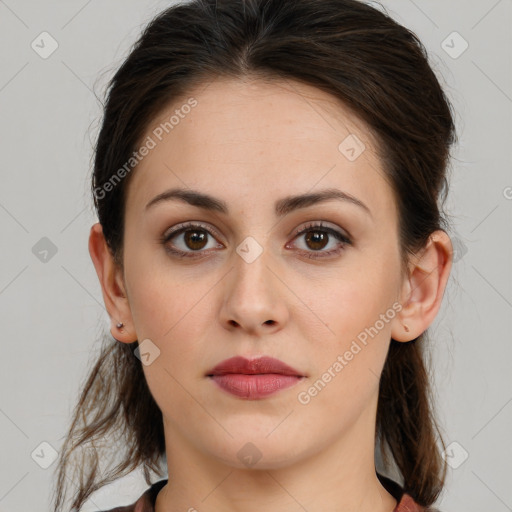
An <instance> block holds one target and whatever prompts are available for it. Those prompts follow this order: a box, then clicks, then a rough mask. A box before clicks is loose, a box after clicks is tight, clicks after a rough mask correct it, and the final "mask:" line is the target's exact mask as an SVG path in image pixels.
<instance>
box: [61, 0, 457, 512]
mask: <svg viewBox="0 0 512 512" xmlns="http://www.w3.org/2000/svg"><path fill="white" fill-rule="evenodd" d="M221 76H222V77H230V78H235V79H237V78H243V77H245V76H258V77H262V78H265V77H266V78H269V79H281V80H284V79H292V80H298V81H301V82H303V83H305V84H309V85H312V86H315V87H317V88H319V89H322V90H324V91H327V92H328V93H330V94H332V95H333V96H335V97H336V98H338V99H339V100H341V101H342V102H343V103H344V105H346V106H347V107H348V108H349V109H351V111H352V112H354V113H355V115H357V116H358V117H359V118H360V119H362V120H363V121H364V122H365V123H366V124H367V126H368V128H369V129H370V130H371V133H372V134H374V135H375V137H376V140H377V141H378V142H379V144H378V145H379V156H380V159H381V162H382V166H383V169H384V171H385V175H386V177H387V179H388V180H389V183H390V185H391V186H392V189H393V192H394V194H395V197H396V202H397V206H398V210H399V239H400V249H401V254H402V259H403V263H404V264H405V263H406V262H407V258H408V255H410V254H412V253H414V252H415V251H417V250H419V249H421V248H422V247H424V246H425V244H426V242H427V241H428V237H429V235H430V234H431V233H432V232H433V231H435V230H437V229H444V230H445V231H446V226H447V223H446V219H445V218H444V217H443V216H442V215H441V206H440V204H438V202H439V201H438V200H439V199H440V198H441V196H442V200H443V202H444V200H445V199H446V192H447V178H446V172H447V167H448V163H449V156H450V155H449V154H450V146H451V145H452V144H453V142H455V139H456V134H455V127H454V122H453V117H452V108H451V105H450V103H449V101H448V99H447V98H446V96H445V94H444V92H443V90H442V88H441V86H440V84H439V82H438V80H437V78H436V75H435V73H434V72H433V70H432V69H431V67H430V65H429V63H428V55H427V52H426V50H425V48H424V46H423V45H422V43H421V42H420V41H419V40H418V38H417V37H416V35H415V34H414V33H412V32H411V31H409V30H408V29H406V28H404V27H403V26H401V25H400V24H398V23H397V22H396V21H394V20H393V19H392V18H391V17H390V16H389V15H388V14H387V13H386V12H385V11H384V10H383V11H381V10H379V9H376V8H374V7H371V6H369V5H367V4H365V3H363V2H360V1H357V0H243V1H240V0H193V1H191V2H187V3H181V4H176V5H173V6H172V7H170V8H168V9H166V10H165V11H163V12H162V13H160V14H159V15H158V16H156V17H155V18H154V19H153V20H152V21H151V23H149V24H148V26H147V27H146V28H145V30H144V31H143V33H142V35H141V37H140V38H139V40H138V41H137V42H136V43H135V44H134V47H133V48H132V49H131V52H130V54H129V55H128V57H127V58H126V60H125V61H124V62H123V64H122V65H121V66H120V68H119V69H118V70H117V72H116V73H115V76H114V77H113V78H112V80H111V81H110V83H109V85H108V89H107V101H106V103H105V105H104V116H103V123H102V126H101V130H100V133H99V136H98V139H97V143H96V147H95V160H94V169H93V175H92V186H91V190H92V193H93V197H94V205H95V207H96V210H97V213H98V218H99V222H100V223H101V224H102V226H103V232H104V235H105V238H106V240H107V243H108V246H109V248H110V250H111V252H112V255H113V256H114V258H115V260H116V262H117V263H118V264H119V265H121V267H122V262H123V257H122V248H123V225H124V208H125V197H126V190H127V187H128V184H129V181H130V176H131V175H132V174H133V172H135V170H134V171H132V172H131V173H128V174H127V175H126V177H124V178H123V179H122V180H119V182H118V183H116V184H115V186H113V187H109V188H108V189H107V187H105V184H107V182H109V180H112V177H113V176H114V173H115V171H116V170H118V169H120V168H122V167H123V166H125V164H126V162H127V161H128V160H129V159H130V157H131V156H132V154H133V152H134V151H136V150H137V149H138V144H139V143H140V141H141V139H142V137H143V135H144V133H145V132H146V130H147V129H148V126H149V124H150V123H151V122H153V121H154V120H155V118H156V116H157V115H158V114H159V113H160V112H161V111H162V108H163V107H165V106H167V105H168V104H169V103H170V102H173V101H176V99H177V98H182V97H186V96H187V94H188V93H189V91H190V90H192V88H194V87H196V86H200V85H201V84H206V83H207V82H208V81H210V80H213V79H215V78H216V77H221ZM125 168H126V167H125ZM110 183H112V181H110ZM106 190H108V192H106ZM426 340H427V338H426V333H424V334H422V335H421V336H419V337H418V338H417V339H415V340H413V341H411V342H408V343H399V342H397V341H395V340H391V345H390V348H389V352H388V356H387V359H386V363H385V366H384V369H383V372H382V375H381V378H380V390H379V401H378V408H377V422H376V435H377V438H378V440H379V442H380V448H381V453H382V456H383V460H384V461H385V464H386V467H388V465H389V460H388V455H387V452H390V454H391V456H392V460H393V462H394V463H395V464H396V467H397V468H398V469H399V471H400V473H401V476H402V478H403V487H404V490H405V492H407V493H409V494H410V495H411V496H412V497H413V498H414V499H415V500H416V501H417V502H418V503H419V504H420V505H423V506H428V505H431V504H433V503H434V502H435V500H436V499H437V497H438V496H439V494H440V492H441V491H442V489H443V486H444V484H445V476H446V464H445V463H444V461H443V459H442V457H441V454H440V449H439V447H438V445H437V441H438V436H439V440H440V441H441V443H442V445H443V448H444V443H443V440H442V437H441V435H440V432H439V427H438V426H437V424H436V421H435V415H434V400H433V397H432V393H431V389H430V387H429V386H430V383H429V376H428V372H427V364H426V360H425V355H426V354H425V352H424V348H423V347H424V344H425V341H426ZM103 341H104V343H103V346H102V348H101V352H100V354H99V357H98V358H97V361H96V363H95V364H94V367H93V368H92V370H91V372H90V374H89V376H88V378H87V381H86V382H85V384H84V386H83V389H82V392H81V395H80V398H79V401H78V404H77V405H76V408H75V410H74V413H73V421H72V424H71V426H70V428H69V432H68V434H67V437H66V439H65V443H64V445H63V448H62V451H61V454H60V459H59V464H58V470H59V473H58V481H57V484H56V492H55V497H54V504H55V507H54V511H55V512H59V511H61V510H62V506H63V505H62V503H63V500H64V496H65V495H66V493H65V490H66V486H67V485H68V483H67V482H66V479H68V478H69V470H68V468H69V466H71V467H72V468H74V470H75V472H74V473H77V475H76V476H77V479H78V481H76V482H75V481H73V486H74V487H75V490H74V491H75V492H74V494H73V500H72V505H71V507H72V509H73V510H79V508H80V507H81V505H82V504H83V503H84V502H85V501H86V499H87V498H88V497H89V496H90V495H91V493H93V492H95V491H96V490H97V489H99V488H100V487H102V486H104V485H106V484H108V483H110V482H112V481H113V480H114V479H116V478H119V477H121V476H124V475H126V474H127V473H129V472H131V471H132V470H134V469H136V468H137V467H140V466H142V469H143V472H144V475H145V479H146V482H147V483H148V485H149V484H150V483H151V480H150V473H149V471H150V470H152V471H155V472H157V473H158V474H162V472H161V468H160V462H161V458H162V457H163V456H165V442H164V431H163V419H162V414H161V411H160V409H159V408H158V406H157V404H156V402H155V401H154V399H153V397H152V395H151V393H150V390H149V388H148V386H147V383H146V380H145V377H144V373H143V371H142V366H141V362H140V360H139V359H138V358H137V357H135V356H134V353H133V351H134V350H135V348H136V347H137V346H138V342H137V341H135V342H134V343H131V344H126V343H118V342H116V341H114V340H113V339H112V337H111V336H109V335H105V336H104V338H103ZM114 435H115V436H117V438H116V440H118V441H120V446H119V451H118V452H117V453H119V454H120V457H119V464H118V465H117V466H116V467H114V468H113V469H111V471H110V472H107V471H106V470H103V469H102V468H101V467H100V466H99V463H100V462H101V461H102V460H103V461H104V460H106V459H107V458H109V460H110V459H111V457H112V456H111V454H110V453H108V452H107V451H105V452H104V453H105V454H107V453H108V455H105V456H104V457H101V456H100V455H101V453H102V449H101V447H100V446H99V444H100V440H101V441H102V443H101V444H104V445H106V447H107V448H108V447H109V446H110V447H112V444H113V442H111V443H110V445H109V444H108V443H106V442H104V441H103V439H104V438H105V437H106V436H114ZM112 441H113V440H112ZM73 458H76V459H77V460H76V462H73ZM70 480H71V479H70Z"/></svg>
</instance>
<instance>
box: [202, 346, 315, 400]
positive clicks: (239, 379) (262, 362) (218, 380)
mask: <svg viewBox="0 0 512 512" xmlns="http://www.w3.org/2000/svg"><path fill="white" fill-rule="evenodd" d="M206 376H207V377H208V378H209V379H211V380H212V381H213V382H214V383H215V384H216V385H217V386H218V387H219V388H220V389H222V390H223V391H225V392H227V393H229V394H231V395H234V396H236V397H238V398H242V399H245V400H259V399H262V398H265V397H267V396H270V395H272V394H274V393H276V392H278V391H281V390H284V389H287V388H290V387H291V386H294V385H295V384H297V383H298V382H300V381H302V380H303V379H304V378H306V376H305V375H304V374H302V373H301V372H299V371H298V370H296V369H295V368H292V367H291V366H288V365H287V364H286V363H283V362H282V361H279V360H278V359H274V358H271V357H266V356H265V357H260V358H258V359H252V360H249V359H246V358H244V357H240V356H237V357H232V358H231V359H227V360H225V361H223V362H221V363H219V364H218V365H217V366H215V367H214V368H212V370H210V371H209V372H208V373H207V374H206Z"/></svg>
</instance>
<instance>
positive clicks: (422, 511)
mask: <svg viewBox="0 0 512 512" xmlns="http://www.w3.org/2000/svg"><path fill="white" fill-rule="evenodd" d="M377 477H378V478H379V480H380V482H381V484H382V485H383V486H384V487H385V489H386V490H387V491H388V492H389V493H390V494H391V495H392V496H393V497H394V498H395V499H396V501H397V506H396V508H395V510H393V512H441V511H440V510H439V509H437V508H432V507H423V506H421V505H420V504H419V503H417V502H416V501H414V499H413V497H412V496H411V495H409V494H407V493H406V492H404V489H403V487H402V486H401V485H400V484H399V483H397V482H395V481H394V480H392V479H391V478H388V477H387V476H384V475H382V474H380V473H377Z"/></svg>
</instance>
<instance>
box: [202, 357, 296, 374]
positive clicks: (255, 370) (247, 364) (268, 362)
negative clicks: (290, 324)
mask: <svg viewBox="0 0 512 512" xmlns="http://www.w3.org/2000/svg"><path fill="white" fill-rule="evenodd" d="M232 373H235V374H242V375H264V374H276V375H285V376H290V377H291V376H294V377H305V375H304V374H303V373H302V372H300V371H299V370H296V369H295V368H292V367H291V366H289V365H287V364H286V363H284V362H283V361H280V360H279V359H275V358H273V357H268V356H263V357H258V358H257V359H246V358H245V357H242V356H236V357H231V358H230V359H226V360H225V361H222V362H220V363H219V364H217V365H216V366H215V367H214V368H212V369H211V370H210V371H209V372H208V373H207V374H206V375H207V377H212V376H218V375H226V374H232Z"/></svg>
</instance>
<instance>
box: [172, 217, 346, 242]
mask: <svg viewBox="0 0 512 512" xmlns="http://www.w3.org/2000/svg"><path fill="white" fill-rule="evenodd" d="M325 223H327V224H325ZM320 224H322V225H320ZM329 224H331V225H329ZM332 224H333V223H332V222H330V221H326V220H323V219H320V220H315V221H306V222H304V223H302V224H300V227H298V228H294V229H292V230H291V232H289V233H288V235H287V236H292V235H293V237H294V238H295V237H297V236H299V235H301V234H302V233H303V232H305V231H307V230H309V229H311V230H313V229H318V230H322V229H325V230H326V231H329V230H332V231H336V232H337V233H339V234H340V235H342V236H344V237H345V238H347V239H348V240H349V241H351V242H352V236H351V234H350V233H349V232H348V231H347V230H346V229H343V228H340V227H338V226H336V225H334V226H335V227H334V226H333V225H332ZM198 227H199V228H201V229H204V230H206V231H207V232H210V231H211V233H210V234H212V235H216V236H218V237H219V238H224V237H223V236H222V235H221V234H220V233H219V231H218V230H217V229H215V228H214V227H212V226H211V225H210V224H208V223H205V222H203V221H187V222H184V223H182V225H181V226H179V227H177V228H173V229H172V230H167V231H166V232H165V233H164V235H163V238H164V239H167V238H169V237H171V236H174V235H177V234H182V233H183V232H184V231H187V230H188V229H194V228H198Z"/></svg>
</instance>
